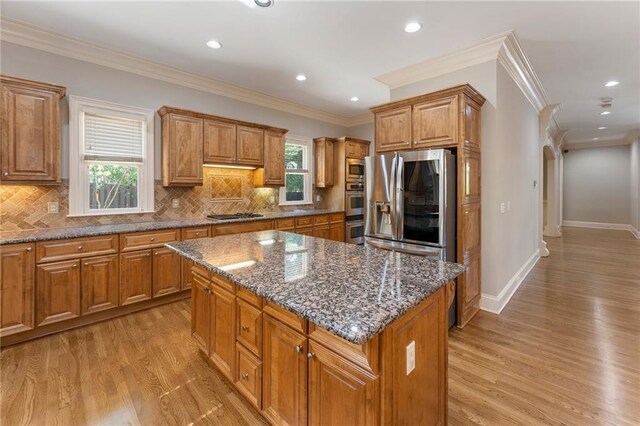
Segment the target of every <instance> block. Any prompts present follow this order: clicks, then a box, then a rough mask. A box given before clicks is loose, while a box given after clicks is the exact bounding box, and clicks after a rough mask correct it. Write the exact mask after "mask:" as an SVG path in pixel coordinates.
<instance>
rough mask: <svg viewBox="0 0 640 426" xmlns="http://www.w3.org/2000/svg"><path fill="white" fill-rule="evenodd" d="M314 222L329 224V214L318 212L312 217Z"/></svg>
mask: <svg viewBox="0 0 640 426" xmlns="http://www.w3.org/2000/svg"><path fill="white" fill-rule="evenodd" d="M313 223H314V224H316V225H328V224H329V215H328V214H319V215H318V216H315V218H314V222H313Z"/></svg>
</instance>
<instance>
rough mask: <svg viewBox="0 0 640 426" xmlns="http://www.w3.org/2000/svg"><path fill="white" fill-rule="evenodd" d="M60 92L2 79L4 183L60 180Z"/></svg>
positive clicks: (0, 178)
mask: <svg viewBox="0 0 640 426" xmlns="http://www.w3.org/2000/svg"><path fill="white" fill-rule="evenodd" d="M59 98H60V96H59V94H58V93H56V92H52V91H47V90H41V89H37V88H29V87H25V86H21V85H18V86H13V85H11V84H10V83H6V82H4V81H3V82H2V123H3V126H4V129H3V131H2V154H1V155H2V174H1V176H0V180H2V181H3V182H20V181H24V182H30V183H39V182H40V183H55V182H59V178H60V176H59V168H60V125H59V109H58V100H59Z"/></svg>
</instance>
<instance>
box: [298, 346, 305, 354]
mask: <svg viewBox="0 0 640 426" xmlns="http://www.w3.org/2000/svg"><path fill="white" fill-rule="evenodd" d="M303 349H304V348H303V347H302V345H298V346H296V352H298V353H300V352H302V350H303Z"/></svg>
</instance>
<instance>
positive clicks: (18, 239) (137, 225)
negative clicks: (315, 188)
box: [0, 209, 342, 245]
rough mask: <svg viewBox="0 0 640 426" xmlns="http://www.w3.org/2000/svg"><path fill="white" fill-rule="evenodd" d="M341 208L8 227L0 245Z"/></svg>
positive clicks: (294, 214)
mask: <svg viewBox="0 0 640 426" xmlns="http://www.w3.org/2000/svg"><path fill="white" fill-rule="evenodd" d="M341 211H342V210H333V209H324V210H295V211H290V212H278V213H261V214H263V215H264V217H263V218H250V219H233V220H211V219H207V218H203V219H190V220H158V221H155V222H134V223H121V224H112V225H92V226H77V227H67V228H48V229H34V230H29V231H9V232H2V233H0V245H3V244H16V243H33V242H37V241H47V240H59V239H63V238H79V237H94V236H97V235H109V234H122V233H126V232H138V231H154V230H160V229H172V228H188V227H192V226H206V225H220V224H223V223H238V222H252V221H256V220H269V219H277V218H283V217H295V216H312V215H316V214H324V213H337V212H341Z"/></svg>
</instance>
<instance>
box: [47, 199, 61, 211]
mask: <svg viewBox="0 0 640 426" xmlns="http://www.w3.org/2000/svg"><path fill="white" fill-rule="evenodd" d="M47 213H58V202H57V201H49V202H48V203H47Z"/></svg>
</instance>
